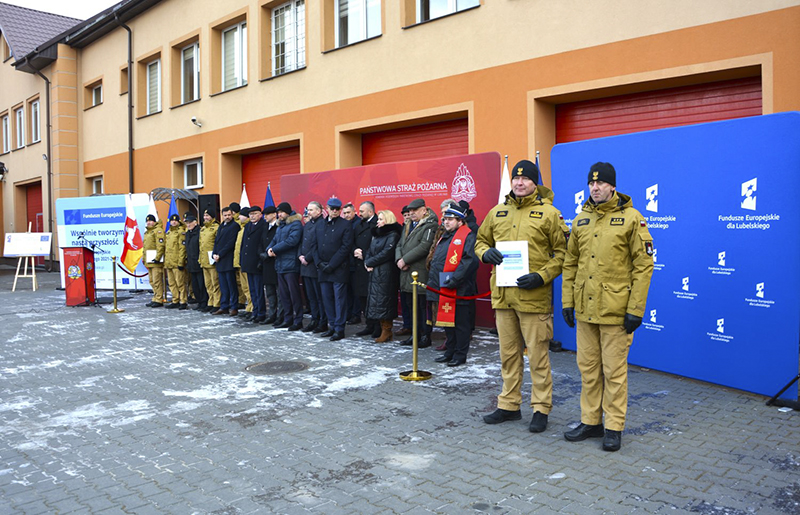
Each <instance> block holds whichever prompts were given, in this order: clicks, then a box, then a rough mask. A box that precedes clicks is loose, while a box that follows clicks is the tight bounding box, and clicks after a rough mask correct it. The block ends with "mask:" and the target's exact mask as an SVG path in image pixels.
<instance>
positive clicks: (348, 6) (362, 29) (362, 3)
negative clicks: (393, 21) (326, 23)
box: [334, 0, 381, 47]
mask: <svg viewBox="0 0 800 515" xmlns="http://www.w3.org/2000/svg"><path fill="white" fill-rule="evenodd" d="M334 30H335V31H336V36H335V37H336V46H337V47H340V46H345V45H350V44H352V43H356V42H358V41H362V40H364V39H367V38H371V37H375V36H379V35H380V34H381V2H380V0H336V23H335V26H334Z"/></svg>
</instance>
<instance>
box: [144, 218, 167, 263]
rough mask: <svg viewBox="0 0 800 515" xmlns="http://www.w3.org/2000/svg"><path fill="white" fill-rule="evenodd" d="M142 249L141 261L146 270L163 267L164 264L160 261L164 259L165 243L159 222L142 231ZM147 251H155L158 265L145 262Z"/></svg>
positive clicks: (162, 227) (162, 229)
mask: <svg viewBox="0 0 800 515" xmlns="http://www.w3.org/2000/svg"><path fill="white" fill-rule="evenodd" d="M142 247H143V248H144V254H142V261H143V262H144V266H146V267H147V268H153V267H155V266H164V263H163V262H161V260H162V259H163V258H164V249H165V242H164V226H163V225H162V224H161V220H159V221H158V222H156V224H155V225H154V226H153V227H148V228H147V229H145V231H144V238H142ZM148 250H155V251H156V261H159V263H158V264H153V263H151V262H150V261H152V260H150V261H148V260H147V251H148Z"/></svg>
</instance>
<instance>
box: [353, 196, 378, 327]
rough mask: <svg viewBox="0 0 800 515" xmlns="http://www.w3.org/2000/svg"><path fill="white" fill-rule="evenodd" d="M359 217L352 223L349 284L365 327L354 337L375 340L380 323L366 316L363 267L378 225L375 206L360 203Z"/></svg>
mask: <svg viewBox="0 0 800 515" xmlns="http://www.w3.org/2000/svg"><path fill="white" fill-rule="evenodd" d="M358 214H359V215H360V216H361V217H360V218H359V219H358V220H357V221H355V222H354V223H353V258H352V260H353V262H354V263H355V270H354V271H353V274H352V275H351V277H350V284H351V285H352V287H353V295H355V297H356V300H355V303H356V306H357V307H358V308H362V309H364V317H365V318H366V319H367V325H366V327H364V329H362V330H361V331H359V332H357V333H356V336H373V337H374V338H377V337H378V336H380V334H381V327H380V322H379V321H378V320H375V319H372V318H369V317H368V316H367V311H366V310H367V295H368V294H369V273H368V272H367V269H366V268H365V267H364V254H366V253H367V250H369V245H370V243H372V230H373V229H374V228H375V226H376V225H377V223H378V217H377V216H375V204H373V203H372V202H370V201H366V202H362V203H361V205H360V206H359V208H358Z"/></svg>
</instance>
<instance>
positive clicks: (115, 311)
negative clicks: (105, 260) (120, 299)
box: [106, 256, 125, 313]
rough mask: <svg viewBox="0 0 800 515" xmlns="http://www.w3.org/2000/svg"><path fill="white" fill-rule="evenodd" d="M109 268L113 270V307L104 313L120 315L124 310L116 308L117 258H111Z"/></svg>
mask: <svg viewBox="0 0 800 515" xmlns="http://www.w3.org/2000/svg"><path fill="white" fill-rule="evenodd" d="M111 267H112V268H113V269H114V307H113V308H112V309H109V310H108V311H107V312H106V313H122V312H124V311H125V310H124V309H119V308H118V307H117V256H111Z"/></svg>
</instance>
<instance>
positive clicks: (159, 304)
mask: <svg viewBox="0 0 800 515" xmlns="http://www.w3.org/2000/svg"><path fill="white" fill-rule="evenodd" d="M163 305H164V304H163V303H161V302H151V303H150V307H151V308H160V307H161V306H163Z"/></svg>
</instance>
